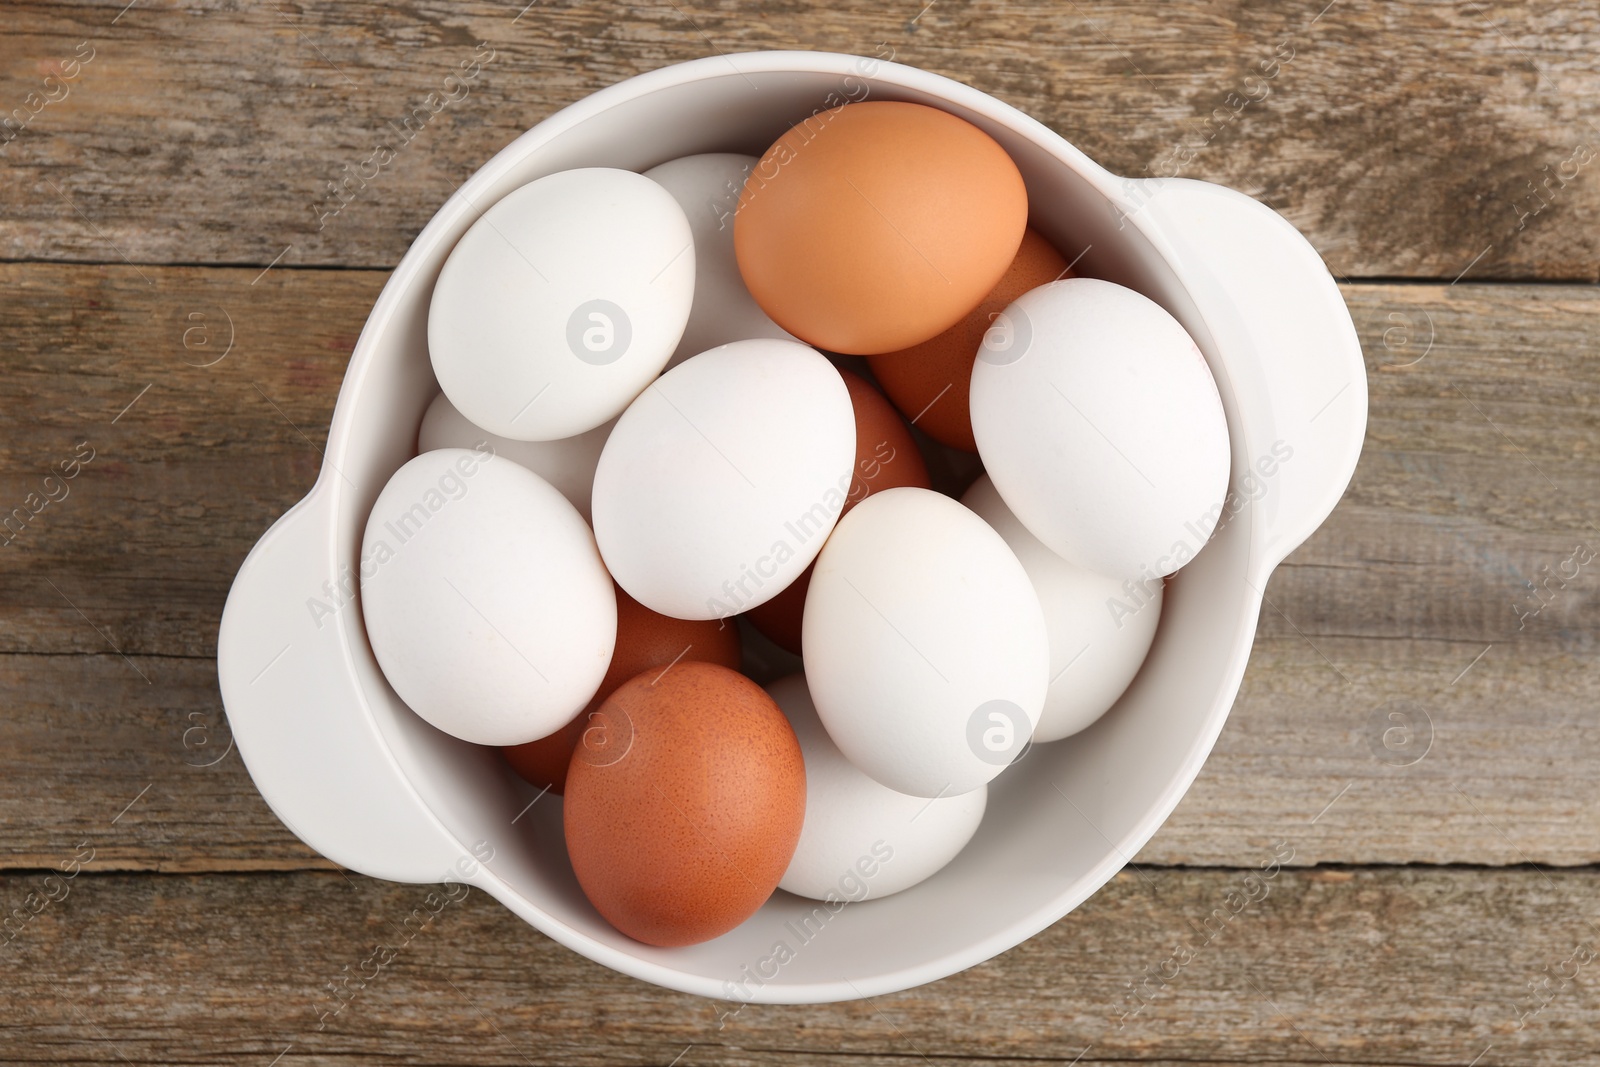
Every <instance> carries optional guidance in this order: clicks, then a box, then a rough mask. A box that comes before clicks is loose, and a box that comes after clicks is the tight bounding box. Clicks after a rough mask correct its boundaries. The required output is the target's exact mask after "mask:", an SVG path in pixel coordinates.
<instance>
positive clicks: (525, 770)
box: [501, 586, 739, 795]
mask: <svg viewBox="0 0 1600 1067" xmlns="http://www.w3.org/2000/svg"><path fill="white" fill-rule="evenodd" d="M616 594H617V645H616V650H615V651H613V652H612V653H611V666H610V667H608V668H606V675H605V677H604V678H602V679H601V680H600V688H599V689H598V690H596V692H595V694H594V699H592V700H590V701H589V705H588V707H586V708H584V709H583V710H582V711H580V712H579V713H578V714H577V715H576V716H574V717H573V720H572V721H571V722H569V723H567V725H565V726H563V727H562V728H561V729H559V730H557V731H556V732H555V733H553V734H550V735H549V736H548V737H541V738H539V739H538V740H537V741H529V742H528V743H527V744H523V745H512V746H510V747H507V748H503V749H501V751H502V752H504V753H505V756H506V761H507V762H508V763H510V764H511V769H512V770H514V771H516V772H517V773H518V774H519V775H521V776H522V777H523V778H524V779H525V780H526V781H528V782H531V783H533V784H534V785H536V786H538V787H540V788H541V789H544V788H548V789H549V790H550V792H552V793H555V794H558V795H559V794H560V793H561V791H562V790H563V789H564V788H565V786H566V781H567V765H568V764H570V763H571V762H572V750H573V749H574V748H576V747H577V745H578V738H579V737H581V736H582V734H583V730H584V726H585V725H586V724H587V723H588V721H589V716H590V715H591V714H593V712H594V711H595V710H596V709H597V708H599V707H600V705H601V704H602V703H604V702H605V699H606V697H608V696H610V695H611V694H612V692H613V691H614V690H615V689H616V688H617V686H619V685H621V684H622V683H623V682H626V681H627V680H628V679H629V678H632V677H633V676H634V675H636V674H639V673H641V672H643V671H648V670H652V669H653V670H656V671H660V670H662V669H663V668H665V667H666V666H667V665H668V664H670V663H673V662H677V661H679V660H702V661H704V662H706V663H720V664H722V665H723V666H724V667H728V668H730V669H733V670H738V668H739V631H738V630H737V629H736V628H735V627H734V626H733V624H732V623H731V622H729V623H724V622H722V621H720V620H717V619H711V620H709V621H705V622H690V621H688V620H685V619H674V618H671V617H669V616H666V615H658V614H656V613H655V612H653V611H651V610H650V609H649V608H647V607H645V606H644V605H643V604H641V603H639V602H638V601H637V600H635V599H633V597H631V596H629V595H628V594H627V593H624V592H623V591H622V588H621V587H620V586H617V587H616Z"/></svg>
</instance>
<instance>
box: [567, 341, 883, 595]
mask: <svg viewBox="0 0 1600 1067" xmlns="http://www.w3.org/2000/svg"><path fill="white" fill-rule="evenodd" d="M855 448H856V444H855V416H854V414H853V411H852V409H851V406H850V391H849V390H848V389H847V388H846V387H845V384H844V380H843V379H842V378H840V377H839V372H838V371H837V370H835V369H834V368H833V365H832V364H831V363H829V362H828V361H827V360H826V359H825V358H824V357H823V356H822V355H820V354H819V353H817V352H815V351H813V350H812V349H810V348H808V347H806V346H805V345H802V344H800V343H798V342H796V341H783V340H777V339H772V338H760V339H752V340H748V341H736V342H734V343H733V344H729V345H723V346H722V347H720V348H713V349H712V350H711V351H709V352H703V353H701V354H700V355H697V356H694V357H692V358H690V359H688V360H685V361H684V362H683V363H680V364H679V365H678V366H676V367H674V368H673V369H672V370H670V371H668V372H667V373H665V374H663V375H662V376H661V377H660V378H659V379H658V380H657V381H656V382H655V383H653V384H652V385H651V386H650V388H648V389H646V390H645V391H644V392H643V393H642V394H641V395H640V396H639V399H638V400H636V401H634V403H633V404H632V405H631V406H629V408H628V410H627V411H626V412H625V413H624V414H623V416H622V418H621V419H619V420H618V421H617V425H616V428H615V429H613V430H612V431H611V437H610V438H609V439H608V440H607V441H606V446H605V450H604V451H603V452H601V454H600V464H599V467H598V468H597V469H596V471H595V480H594V527H595V537H596V539H597V540H598V541H599V544H600V552H601V555H602V556H604V558H605V561H606V566H607V567H609V568H610V570H611V573H612V575H613V576H614V577H615V578H616V580H617V584H618V585H620V586H622V588H624V589H626V590H627V591H628V594H629V595H630V596H632V597H633V598H634V599H635V600H637V601H639V602H640V603H641V604H643V605H645V606H646V607H648V608H650V609H651V610H652V611H658V612H660V613H661V614H663V615H671V616H673V617H675V618H680V619H716V618H726V617H728V616H730V615H735V614H738V613H739V612H741V611H744V610H747V609H748V608H750V607H753V606H754V605H756V604H759V603H762V602H764V601H766V600H769V599H771V598H772V597H773V596H776V595H777V593H778V592H779V591H780V590H781V589H783V587H784V586H786V585H788V584H789V583H790V582H792V581H794V579H795V578H796V577H798V576H799V574H800V572H801V571H803V570H805V568H806V565H807V564H808V563H810V562H811V561H812V559H814V558H815V557H816V554H817V551H818V550H819V549H820V548H821V547H822V543H823V541H824V540H826V538H827V536H828V531H829V530H831V529H832V528H833V524H834V523H835V522H836V521H837V520H838V517H839V513H840V510H841V509H842V508H843V506H844V502H845V496H846V493H848V491H849V488H850V478H851V471H852V466H853V464H854V462H855Z"/></svg>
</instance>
